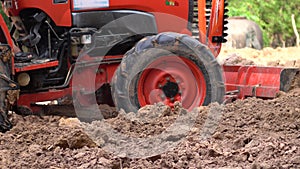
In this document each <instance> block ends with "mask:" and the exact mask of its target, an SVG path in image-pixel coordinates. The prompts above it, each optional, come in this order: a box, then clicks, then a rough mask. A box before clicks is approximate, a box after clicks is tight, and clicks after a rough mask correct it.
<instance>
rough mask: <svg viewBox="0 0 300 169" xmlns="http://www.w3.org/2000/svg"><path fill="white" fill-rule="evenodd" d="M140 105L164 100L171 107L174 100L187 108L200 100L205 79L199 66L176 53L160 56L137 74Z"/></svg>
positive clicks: (200, 103)
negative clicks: (175, 54) (138, 75)
mask: <svg viewBox="0 0 300 169" xmlns="http://www.w3.org/2000/svg"><path fill="white" fill-rule="evenodd" d="M137 92H138V101H139V103H140V105H141V106H145V105H148V104H154V103H158V102H163V103H164V104H166V105H169V106H170V107H173V106H174V103H175V102H176V101H180V102H182V106H183V107H184V108H186V109H188V110H192V109H193V108H194V107H197V106H200V105H202V104H203V102H204V100H205V97H206V81H205V77H204V75H203V73H202V71H201V70H200V68H199V67H198V66H197V65H196V64H195V63H194V62H193V61H191V60H189V59H187V58H184V57H179V56H164V57H159V58H158V59H156V60H155V61H153V62H152V63H150V64H149V65H148V66H147V67H146V68H145V70H143V72H142V73H141V75H140V78H139V80H138V85H137Z"/></svg>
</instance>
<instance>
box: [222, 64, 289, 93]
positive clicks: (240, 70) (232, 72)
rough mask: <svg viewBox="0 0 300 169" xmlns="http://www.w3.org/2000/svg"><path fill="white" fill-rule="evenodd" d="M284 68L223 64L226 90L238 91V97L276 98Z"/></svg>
mask: <svg viewBox="0 0 300 169" xmlns="http://www.w3.org/2000/svg"><path fill="white" fill-rule="evenodd" d="M283 69H284V68H280V67H257V66H223V70H224V76H225V86H226V91H227V92H230V91H235V90H237V91H238V94H237V97H238V98H245V97H248V96H256V97H263V98H274V97H275V96H276V93H278V92H279V90H280V75H281V72H282V70H283Z"/></svg>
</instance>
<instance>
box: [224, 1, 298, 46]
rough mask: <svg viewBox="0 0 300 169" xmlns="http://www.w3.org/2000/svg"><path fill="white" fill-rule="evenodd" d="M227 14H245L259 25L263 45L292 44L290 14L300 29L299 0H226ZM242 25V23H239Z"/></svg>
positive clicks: (293, 36) (293, 38) (292, 34)
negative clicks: (262, 34) (293, 16)
mask: <svg viewBox="0 0 300 169" xmlns="http://www.w3.org/2000/svg"><path fill="white" fill-rule="evenodd" d="M228 3H229V6H228V9H229V16H245V17H247V18H248V19H250V20H253V21H255V22H256V23H258V24H259V25H260V27H261V28H262V30H263V33H264V44H265V45H264V46H272V47H277V46H294V45H295V44H296V36H295V34H294V32H293V28H292V19H291V15H292V14H294V15H295V20H296V24H297V28H298V32H299V31H300V0H290V1H287V0H246V1H243V0H228ZM241 26H242V25H241Z"/></svg>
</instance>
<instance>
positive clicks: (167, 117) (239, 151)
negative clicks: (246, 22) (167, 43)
mask: <svg viewBox="0 0 300 169" xmlns="http://www.w3.org/2000/svg"><path fill="white" fill-rule="evenodd" d="M295 84H296V85H295V88H294V89H293V90H291V91H289V92H288V93H280V94H279V95H278V97H277V98H275V99H272V100H262V99H259V98H247V99H245V100H237V101H235V102H233V103H229V104H226V105H218V104H211V105H209V106H206V107H199V108H197V109H195V110H194V111H193V112H191V113H187V112H186V111H185V110H184V109H182V108H181V106H180V104H178V105H176V107H175V108H174V109H173V110H171V109H170V108H168V107H166V106H164V105H161V104H157V105H154V106H147V107H144V108H142V109H141V110H140V111H139V113H138V114H137V115H136V114H132V113H129V114H126V113H124V112H122V111H121V112H119V113H116V111H115V109H114V108H110V107H108V106H100V107H101V108H103V110H104V111H105V112H106V114H107V112H108V114H109V115H112V116H113V118H107V117H109V115H107V116H105V117H106V119H104V120H102V121H95V122H93V123H82V124H80V123H79V122H78V120H77V119H75V118H66V117H59V116H20V115H16V114H12V115H11V119H12V122H13V124H14V128H13V129H12V130H11V131H9V132H7V133H5V134H0V167H1V168H53V169H54V168H55V169H56V168H114V169H121V168H223V169H225V168H227V169H228V168H251V169H259V168H295V169H296V168H300V85H299V84H300V81H298V82H296V83H295ZM117 114H118V115H117ZM116 115H117V117H114V116H116ZM178 119H181V120H178ZM174 124H175V125H174ZM107 126H109V127H107ZM110 130H113V131H116V132H115V133H114V132H109V131H110ZM116 133H118V134H119V135H116ZM156 136H159V137H157V138H156V140H154V141H153V140H151V138H153V137H156ZM134 140H137V141H136V142H134ZM140 140H143V141H144V142H143V141H140ZM149 140H150V143H149V142H147V141H149ZM133 143H136V144H133ZM145 143H149V144H148V146H147V145H145ZM149 145H150V146H149ZM129 157H131V158H129ZM134 157H139V158H134Z"/></svg>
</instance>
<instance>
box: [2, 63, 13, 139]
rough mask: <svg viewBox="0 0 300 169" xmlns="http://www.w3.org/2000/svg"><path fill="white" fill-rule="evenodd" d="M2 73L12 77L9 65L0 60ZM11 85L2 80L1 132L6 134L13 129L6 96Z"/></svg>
mask: <svg viewBox="0 0 300 169" xmlns="http://www.w3.org/2000/svg"><path fill="white" fill-rule="evenodd" d="M0 73H1V74H3V75H5V76H6V77H10V70H9V67H8V64H7V63H3V61H2V60H1V59H0ZM8 87H9V84H8V82H7V81H6V80H4V79H2V78H0V132H3V133H4V132H6V131H8V130H10V129H11V128H12V124H11V122H10V121H9V119H8V109H7V101H6V94H7V91H6V90H5V89H7V88H8Z"/></svg>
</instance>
